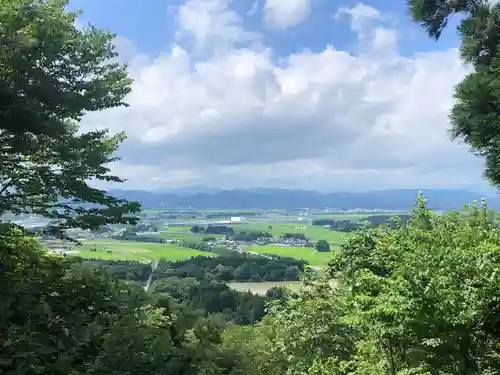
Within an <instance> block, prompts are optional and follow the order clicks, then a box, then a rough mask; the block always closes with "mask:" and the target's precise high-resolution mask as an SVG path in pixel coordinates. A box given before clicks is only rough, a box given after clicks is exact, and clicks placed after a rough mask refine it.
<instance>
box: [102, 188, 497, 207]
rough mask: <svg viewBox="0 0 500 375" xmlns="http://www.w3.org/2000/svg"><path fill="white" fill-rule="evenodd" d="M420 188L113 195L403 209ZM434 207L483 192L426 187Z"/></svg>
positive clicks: (160, 203) (164, 202)
mask: <svg viewBox="0 0 500 375" xmlns="http://www.w3.org/2000/svg"><path fill="white" fill-rule="evenodd" d="M418 191H419V190H418V189H404V190H382V191H372V192H365V193H344V192H338V193H319V192H315V191H305V190H286V189H235V190H219V191H215V192H211V193H207V192H199V193H195V194H187V193H182V194H181V193H171V192H148V191H143V190H113V191H110V193H111V194H112V195H114V196H115V197H117V198H125V199H128V200H132V201H138V202H141V203H142V205H143V208H145V209H152V208H164V209H182V208H193V209H210V208H211V209H253V208H256V209H273V208H325V207H330V208H341V209H355V208H364V209H386V210H400V209H408V208H410V207H412V206H413V204H414V203H415V199H416V197H417V194H418ZM424 196H425V198H426V199H427V200H428V202H429V206H430V207H431V208H433V209H450V208H453V207H456V208H459V207H461V206H462V205H464V204H470V203H472V202H473V201H474V200H480V199H481V198H482V197H484V195H481V194H478V193H475V192H472V191H468V190H456V189H442V190H440V189H424ZM486 198H487V201H488V205H489V206H490V207H491V208H495V209H498V208H500V200H499V199H498V197H497V196H491V197H486Z"/></svg>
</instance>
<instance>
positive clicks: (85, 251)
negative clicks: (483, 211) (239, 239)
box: [75, 240, 215, 262]
mask: <svg viewBox="0 0 500 375" xmlns="http://www.w3.org/2000/svg"><path fill="white" fill-rule="evenodd" d="M75 250H80V254H79V256H81V257H83V258H88V259H104V260H134V261H138V262H149V261H151V260H152V259H165V260H168V261H177V260H184V259H189V258H191V257H194V256H210V257H213V256H215V254H213V253H210V252H206V251H199V250H194V249H188V248H185V247H180V246H176V245H172V244H156V243H148V242H134V241H114V240H102V241H100V240H95V241H86V242H84V244H83V246H82V247H81V248H80V247H78V248H75ZM93 250H95V251H93Z"/></svg>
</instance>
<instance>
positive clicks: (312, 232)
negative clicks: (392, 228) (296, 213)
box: [232, 223, 347, 243]
mask: <svg viewBox="0 0 500 375" xmlns="http://www.w3.org/2000/svg"><path fill="white" fill-rule="evenodd" d="M232 227H233V228H234V229H235V230H236V231H262V232H270V233H272V235H273V236H274V237H279V236H281V235H283V234H285V233H303V234H304V235H305V236H306V237H308V238H309V239H311V240H313V241H318V240H326V241H328V242H334V243H340V242H342V241H343V239H344V238H345V237H346V235H347V233H343V232H335V231H332V230H329V229H326V228H323V227H317V226H312V225H310V224H308V223H304V224H302V223H248V224H239V225H234V226H232Z"/></svg>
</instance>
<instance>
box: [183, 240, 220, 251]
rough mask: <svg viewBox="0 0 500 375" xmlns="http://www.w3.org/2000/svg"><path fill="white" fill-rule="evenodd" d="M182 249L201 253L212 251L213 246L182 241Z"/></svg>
mask: <svg viewBox="0 0 500 375" xmlns="http://www.w3.org/2000/svg"><path fill="white" fill-rule="evenodd" d="M180 245H181V246H182V247H187V248H189V249H194V250H200V251H211V249H212V248H211V246H210V245H207V244H206V243H204V242H192V241H182V242H181V243H180Z"/></svg>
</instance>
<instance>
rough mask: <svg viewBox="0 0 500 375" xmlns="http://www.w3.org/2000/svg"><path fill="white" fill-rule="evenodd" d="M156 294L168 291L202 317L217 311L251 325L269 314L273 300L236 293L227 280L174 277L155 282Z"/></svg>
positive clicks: (174, 298) (228, 319)
mask: <svg viewBox="0 0 500 375" xmlns="http://www.w3.org/2000/svg"><path fill="white" fill-rule="evenodd" d="M153 291H154V293H166V294H168V295H169V296H170V297H171V298H172V299H173V300H174V301H175V302H176V303H177V304H179V305H182V306H186V307H188V308H189V309H190V310H194V311H198V312H199V313H200V314H201V315H203V316H209V315H212V314H218V315H219V316H221V317H223V318H224V320H226V321H230V322H233V323H235V324H251V323H254V322H257V321H259V320H261V319H262V318H263V317H264V315H265V314H266V303H267V302H268V301H270V300H271V299H270V298H269V297H262V296H259V295H256V294H252V293H250V292H243V293H242V292H237V291H235V290H232V289H231V288H230V287H229V286H228V285H227V284H226V283H224V282H218V281H210V282H208V281H206V280H201V281H200V280H197V279H195V278H179V277H175V276H171V277H168V278H165V279H157V280H155V282H154V283H153Z"/></svg>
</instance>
